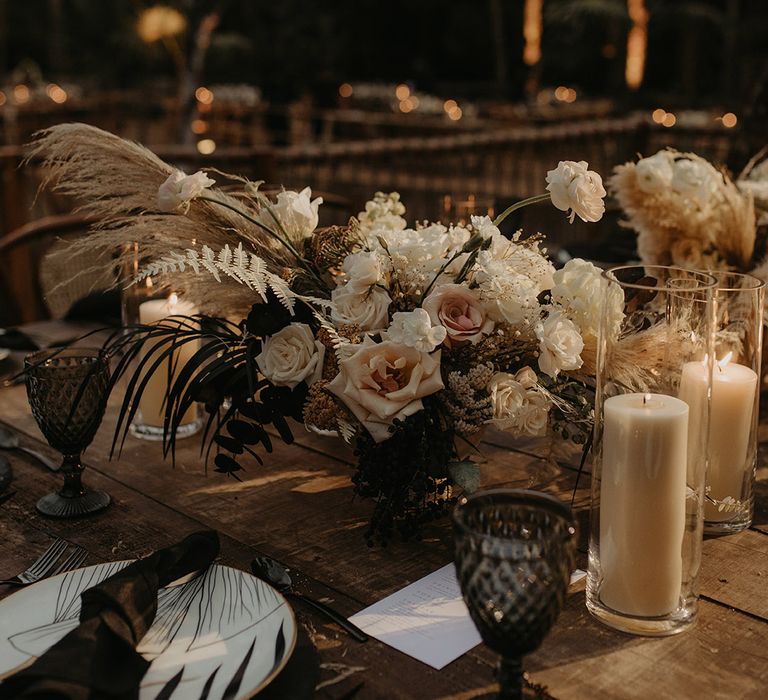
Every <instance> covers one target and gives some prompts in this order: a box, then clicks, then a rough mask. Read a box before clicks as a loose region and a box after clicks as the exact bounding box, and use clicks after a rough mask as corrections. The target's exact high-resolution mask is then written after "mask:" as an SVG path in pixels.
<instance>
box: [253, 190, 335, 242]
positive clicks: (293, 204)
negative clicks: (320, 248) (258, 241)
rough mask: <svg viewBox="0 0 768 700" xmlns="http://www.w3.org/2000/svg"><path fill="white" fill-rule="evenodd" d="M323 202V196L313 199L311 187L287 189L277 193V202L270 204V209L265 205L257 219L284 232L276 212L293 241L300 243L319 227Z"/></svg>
mask: <svg viewBox="0 0 768 700" xmlns="http://www.w3.org/2000/svg"><path fill="white" fill-rule="evenodd" d="M322 203H323V198H322V197H317V198H315V199H312V190H311V189H310V188H309V187H305V188H304V189H303V190H302V191H301V192H293V191H290V190H285V191H283V192H280V193H279V194H278V195H277V202H275V203H273V204H270V205H269V209H268V208H267V207H266V206H265V207H263V208H262V210H261V211H260V212H259V214H258V216H257V217H256V219H257V221H259V222H260V223H261V224H263V225H264V226H266V227H267V228H269V229H270V230H272V231H275V232H276V233H282V232H281V231H280V228H279V227H278V225H277V223H276V222H275V219H274V217H273V216H272V215H273V214H274V216H275V217H277V219H278V220H279V221H280V224H281V225H282V227H283V228H284V229H285V232H286V234H287V235H288V238H289V239H290V240H291V242H293V243H295V244H300V243H301V242H302V241H303V240H304V239H305V238H308V237H309V236H311V235H312V232H313V231H314V230H315V229H316V228H317V223H318V221H319V213H318V210H319V208H320V205H321V204H322ZM270 209H271V212H270Z"/></svg>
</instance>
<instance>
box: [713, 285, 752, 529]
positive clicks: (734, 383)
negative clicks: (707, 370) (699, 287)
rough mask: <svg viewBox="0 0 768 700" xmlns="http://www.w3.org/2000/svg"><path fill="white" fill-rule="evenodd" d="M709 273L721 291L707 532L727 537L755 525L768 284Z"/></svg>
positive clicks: (717, 300) (717, 297)
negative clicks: (754, 493)
mask: <svg viewBox="0 0 768 700" xmlns="http://www.w3.org/2000/svg"><path fill="white" fill-rule="evenodd" d="M709 274H711V275H713V276H714V277H715V279H716V280H717V288H716V289H715V347H714V353H715V355H714V357H715V364H714V366H713V369H712V406H711V419H710V427H709V468H708V470H707V485H706V490H705V495H704V532H705V533H706V534H713V535H721V534H728V533H733V532H739V531H740V530H743V529H745V528H747V527H749V525H750V524H751V523H752V513H753V508H754V495H753V493H752V490H753V486H754V483H755V471H756V469H757V426H758V413H759V405H760V391H759V386H760V372H761V366H762V346H763V307H764V303H765V283H764V282H763V281H762V280H760V279H758V278H757V277H753V276H752V275H746V274H741V273H738V272H710V273H709Z"/></svg>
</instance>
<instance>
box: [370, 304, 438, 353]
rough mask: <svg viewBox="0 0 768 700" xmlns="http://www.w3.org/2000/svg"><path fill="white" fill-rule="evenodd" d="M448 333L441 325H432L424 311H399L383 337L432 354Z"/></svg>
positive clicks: (393, 316) (394, 315)
mask: <svg viewBox="0 0 768 700" xmlns="http://www.w3.org/2000/svg"><path fill="white" fill-rule="evenodd" d="M446 333H447V331H446V330H445V328H444V327H443V326H441V325H440V324H437V325H434V326H433V325H432V320H431V319H430V317H429V314H428V313H427V312H426V311H425V310H424V309H414V310H413V311H398V312H396V313H394V314H392V323H391V324H390V326H389V329H387V331H386V332H385V333H382V336H383V337H385V339H386V340H391V341H393V342H395V343H400V344H401V345H405V346H407V347H409V348H416V349H417V350H419V351H421V352H432V351H433V350H434V349H435V348H436V347H437V346H438V345H440V343H442V342H443V340H445V336H446Z"/></svg>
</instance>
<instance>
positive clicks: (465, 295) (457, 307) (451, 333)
mask: <svg viewBox="0 0 768 700" xmlns="http://www.w3.org/2000/svg"><path fill="white" fill-rule="evenodd" d="M421 306H422V308H423V310H424V311H426V312H427V314H429V318H430V319H431V320H432V323H434V324H435V325H439V326H443V327H444V328H445V330H446V335H445V341H444V342H445V344H446V345H447V346H448V347H452V346H454V345H466V344H467V343H472V344H473V345H474V344H475V343H477V342H479V341H480V340H482V339H483V337H484V336H486V335H488V334H489V333H490V332H491V331H492V330H493V326H494V323H493V320H492V319H490V318H488V316H487V314H486V312H485V309H484V308H483V305H482V303H481V301H480V298H479V296H478V295H477V293H476V292H474V291H472V290H471V289H469V288H468V287H465V286H463V285H461V284H444V285H442V286H441V287H438V288H437V289H435V290H434V291H433V292H432V293H431V294H430V295H429V296H428V297H427V298H426V299H425V300H424V301H423V302H422V304H421Z"/></svg>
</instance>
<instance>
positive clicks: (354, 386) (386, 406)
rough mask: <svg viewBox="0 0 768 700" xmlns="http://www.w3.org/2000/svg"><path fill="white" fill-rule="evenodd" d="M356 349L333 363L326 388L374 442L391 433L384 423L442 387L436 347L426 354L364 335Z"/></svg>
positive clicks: (419, 405)
mask: <svg viewBox="0 0 768 700" xmlns="http://www.w3.org/2000/svg"><path fill="white" fill-rule="evenodd" d="M358 348H359V349H358V350H357V351H356V352H355V353H354V354H353V355H351V356H350V357H347V358H345V359H342V360H341V361H340V362H339V373H338V374H337V375H336V376H335V377H334V379H333V381H331V382H330V383H329V384H328V385H327V388H328V390H329V391H330V392H331V393H333V394H334V395H336V396H337V397H338V398H339V399H340V400H341V401H342V402H343V403H344V404H345V405H346V406H347V407H348V408H349V410H350V411H352V413H354V414H355V417H356V418H357V419H358V420H359V421H360V422H361V423H362V424H363V425H364V426H365V428H366V429H367V430H368V432H369V433H370V434H371V437H372V438H373V439H374V440H375V441H376V442H383V441H384V440H386V439H387V438H389V437H391V433H390V432H389V426H390V425H392V422H393V421H394V420H395V419H404V418H406V417H408V416H411V415H413V414H414V413H417V412H418V411H421V410H422V408H423V407H424V405H423V403H422V401H421V399H422V398H423V397H424V396H429V395H430V394H434V393H435V392H437V391H440V390H441V389H442V388H443V380H442V377H441V376H440V351H439V350H438V351H437V352H436V353H433V354H429V353H426V352H420V351H419V350H417V349H416V348H409V347H406V346H405V345H401V344H400V343H395V342H393V341H389V340H385V341H384V342H382V343H376V342H374V341H373V340H371V339H370V338H369V337H367V336H366V338H365V339H364V341H363V343H362V345H359V346H358Z"/></svg>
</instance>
